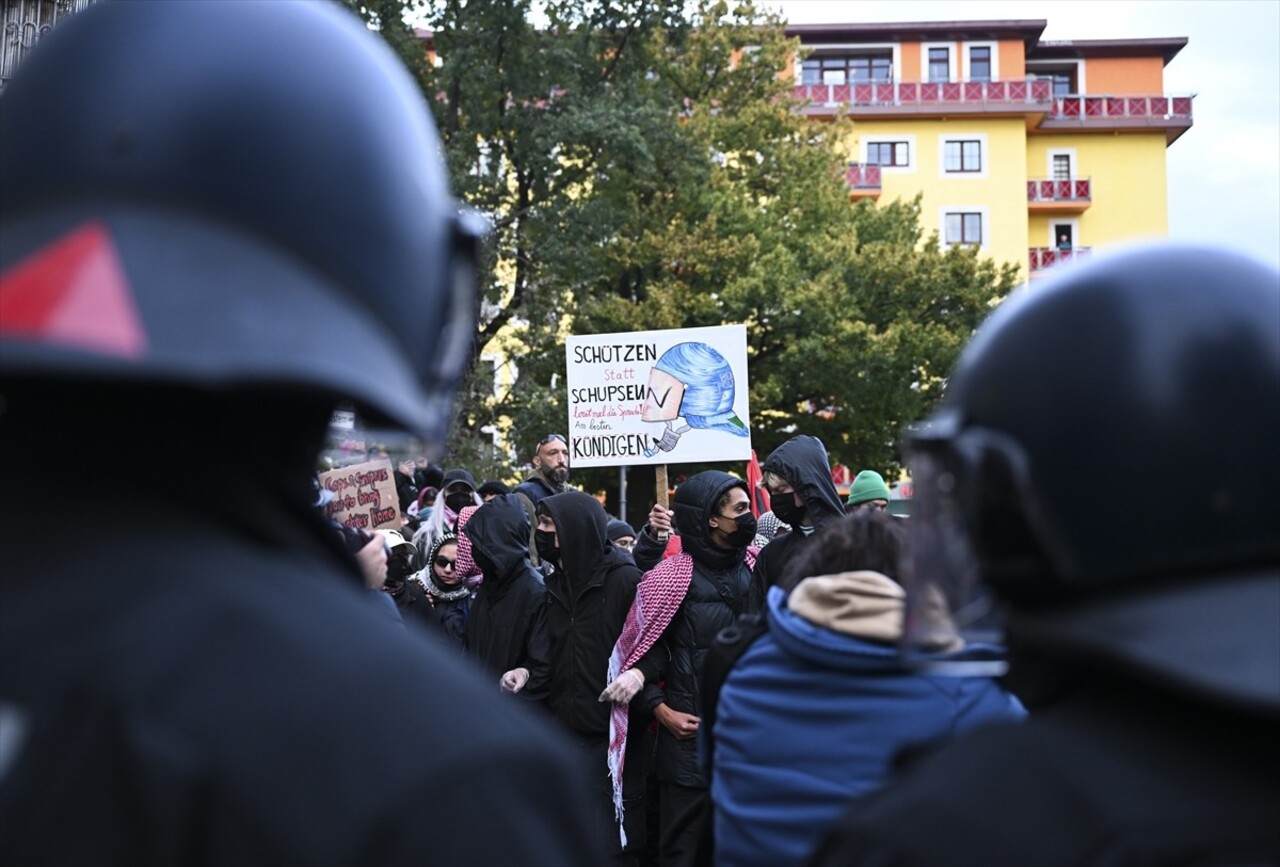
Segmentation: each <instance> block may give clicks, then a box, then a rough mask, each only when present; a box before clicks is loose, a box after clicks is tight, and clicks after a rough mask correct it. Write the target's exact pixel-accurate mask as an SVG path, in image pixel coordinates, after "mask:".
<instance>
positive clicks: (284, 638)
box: [0, 413, 599, 865]
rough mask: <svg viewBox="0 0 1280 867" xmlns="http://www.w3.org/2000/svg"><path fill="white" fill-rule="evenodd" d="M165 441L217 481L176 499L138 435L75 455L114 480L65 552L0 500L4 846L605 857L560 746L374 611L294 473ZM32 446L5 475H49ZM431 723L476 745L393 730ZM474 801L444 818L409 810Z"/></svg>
mask: <svg viewBox="0 0 1280 867" xmlns="http://www.w3.org/2000/svg"><path fill="white" fill-rule="evenodd" d="M217 415H218V414H217V413H215V416H217ZM184 424H186V423H185V422H184ZM77 429H79V428H77ZM192 429H194V427H193V428H192ZM229 429H235V430H240V428H236V427H234V426H233V427H231V428H229ZM178 432H179V426H177V425H175V426H174V431H173V434H174V439H173V440H172V442H181V443H182V446H181V447H182V448H183V449H192V450H194V453H195V454H199V455H201V459H202V461H203V465H202V466H203V469H204V470H205V471H207V472H209V473H210V474H211V475H210V478H217V479H219V482H220V483H222V482H225V483H226V485H227V487H226V489H225V490H221V492H220V494H219V496H218V497H216V498H210V497H208V492H207V490H204V489H201V488H200V487H199V486H189V487H192V491H190V492H188V491H176V490H175V486H174V485H173V484H172V478H171V477H168V472H169V471H168V469H167V468H168V467H169V466H171V460H170V459H169V457H168V456H167V455H166V457H165V459H164V460H163V461H154V462H151V463H154V466H148V463H149V462H148V460H147V458H146V455H145V454H144V452H145V451H146V450H148V449H150V448H151V447H152V446H153V445H154V443H153V442H152V441H151V440H145V442H144V443H143V444H141V445H139V447H138V448H137V452H138V453H137V454H130V453H129V452H128V450H127V448H123V447H121V443H119V442H112V443H110V444H109V446H110V449H109V450H110V453H111V454H112V455H113V460H112V461H107V462H100V463H99V465H98V466H97V467H95V468H93V469H92V470H91V471H90V472H89V473H88V476H87V477H82V476H81V475H79V474H80V473H81V470H79V469H77V471H76V472H77V480H79V479H81V478H84V480H85V481H86V483H87V484H89V485H91V487H92V489H94V490H109V491H111V492H112V493H111V508H109V509H105V510H101V514H98V515H96V516H95V518H94V520H93V521H89V522H84V523H83V524H82V525H81V526H79V527H78V528H77V530H76V534H75V540H74V544H68V543H67V537H66V534H65V528H63V527H61V526H60V525H58V524H57V523H56V522H43V523H42V522H39V521H36V522H30V521H29V520H28V518H29V515H28V511H29V509H28V506H27V504H26V503H24V502H23V501H22V500H21V499H20V498H17V497H3V498H0V526H3V527H7V528H10V530H11V529H12V528H14V527H17V526H22V527H23V529H22V531H21V532H18V533H14V532H3V533H0V562H2V563H3V564H4V565H3V568H0V702H3V704H4V707H5V711H6V720H5V723H6V728H7V727H8V724H9V723H11V722H21V723H22V729H23V732H24V737H23V738H22V739H21V742H20V748H18V749H16V750H15V751H14V752H12V753H9V754H8V755H11V756H12V757H13V759H14V761H13V763H12V764H11V765H9V767H8V768H7V770H6V772H5V774H4V775H3V777H2V778H0V863H4V864H29V863H53V864H58V863H60V864H80V865H92V864H107V863H113V864H146V863H163V864H197V863H199V864H228V863H236V864H250V863H257V864H263V863H266V864H400V863H455V864H514V863H521V862H526V863H527V862H529V861H534V860H539V861H541V862H542V863H547V864H562V863H570V862H571V861H572V862H573V863H578V864H595V863H599V859H598V857H597V854H596V853H594V852H592V851H591V850H590V849H589V848H588V843H587V841H588V839H589V837H588V832H587V822H586V817H587V816H588V815H589V810H590V803H591V802H590V800H589V799H588V796H587V788H586V785H585V782H580V781H579V779H578V778H577V776H576V772H575V769H576V768H579V767H581V766H580V765H578V764H577V757H576V756H575V755H574V753H573V750H572V749H571V748H570V747H569V745H568V741H567V739H566V738H564V737H563V735H562V733H561V732H559V731H558V730H555V728H554V727H553V726H551V725H549V724H548V723H547V721H545V720H543V719H541V718H540V716H539V715H537V714H532V713H529V712H527V711H526V710H525V709H524V708H522V707H517V706H515V705H513V704H512V703H511V702H504V701H502V700H501V697H500V696H499V695H498V691H497V689H496V688H495V686H494V684H493V682H492V680H491V679H490V678H489V677H487V676H485V677H483V678H482V677H481V676H480V675H479V671H478V669H475V668H474V667H473V666H472V665H471V664H470V663H469V662H468V661H466V660H460V659H457V658H454V657H451V656H450V654H449V653H448V652H447V651H446V650H444V649H443V648H441V647H439V644H438V642H433V641H431V640H429V639H428V638H426V637H424V636H422V635H419V634H416V633H414V632H412V631H408V630H405V629H396V628H389V627H388V624H387V621H386V618H385V616H384V614H383V613H382V612H381V611H380V610H378V608H377V606H378V604H379V601H380V600H379V599H378V598H377V595H376V594H373V593H371V592H370V591H368V590H364V589H362V588H361V587H360V586H359V576H358V567H357V566H356V563H355V561H354V560H352V559H351V558H350V556H349V555H347V554H346V553H345V552H344V551H343V550H342V548H341V546H340V544H339V543H338V542H337V541H336V539H335V538H334V534H333V533H332V532H331V531H330V530H329V528H328V527H327V526H326V524H325V522H324V521H323V519H321V518H320V516H319V515H318V514H312V511H313V510H311V509H310V507H309V502H308V501H309V498H310V494H309V492H307V491H306V484H307V481H306V480H307V472H308V471H309V468H308V469H299V471H298V473H297V479H296V484H295V483H294V481H293V480H290V481H289V482H288V483H286V482H283V481H280V480H279V479H277V478H276V477H275V476H272V477H271V478H270V479H268V478H267V476H268V475H269V474H270V473H271V472H272V468H271V467H269V466H262V467H260V466H257V465H256V464H255V465H254V466H252V467H249V468H245V467H241V466H240V464H242V463H245V462H244V461H243V455H241V454H238V453H237V454H235V455H234V456H228V457H227V458H226V459H225V460H219V459H217V456H216V454H215V453H216V452H217V449H216V448H215V446H214V445H213V443H212V442H211V441H210V442H204V441H193V440H192V438H191V437H190V436H186V437H183V438H181V439H179V438H178ZM12 434H13V430H12V428H10V429H9V430H8V431H7V432H6V436H7V437H8V436H11V435H12ZM119 439H121V440H123V439H124V437H120V438H119ZM161 441H164V442H169V441H170V440H169V439H168V437H167V435H166V436H165V437H162V438H161ZM7 442H8V443H9V444H12V443H13V440H8V441H7ZM33 445H34V444H33V443H25V442H24V443H22V444H21V448H19V449H18V452H19V453H20V456H19V457H18V458H16V459H15V457H14V453H13V452H8V453H7V454H6V455H5V456H3V457H0V462H2V463H0V466H2V467H3V475H4V477H5V478H6V480H7V481H6V484H8V483H12V484H14V485H16V486H17V487H16V489H17V490H27V489H28V488H29V487H30V488H32V489H43V487H44V486H45V485H46V484H60V483H61V481H60V471H59V470H58V468H57V463H56V461H55V460H54V458H55V453H54V452H53V450H52V448H51V449H50V454H47V455H45V454H40V453H39V451H38V449H37V450H33ZM125 445H127V444H125ZM69 446H70V442H69V441H68V443H66V444H64V446H63V447H69ZM175 448H176V446H175ZM248 451H249V453H250V454H255V453H257V454H261V455H264V456H265V455H267V454H270V457H271V461H273V462H274V461H278V460H279V461H282V460H283V458H282V457H281V456H282V455H285V456H287V455H288V454H289V447H288V444H286V445H280V443H279V441H278V439H277V441H276V448H274V449H268V448H266V447H263V448H261V449H256V450H255V449H249V450H248ZM296 454H299V455H306V454H308V452H306V451H305V449H303V448H301V447H298V448H297V450H296ZM33 458H34V459H33ZM114 458H118V459H119V460H120V461H121V462H120V463H116V461H115V460H114ZM263 463H266V459H265V457H264V460H263ZM26 464H30V466H29V467H28V466H24V465H26ZM124 467H127V468H129V471H130V474H129V479H128V483H127V484H122V483H121V479H122V472H123V469H122V468H124ZM255 470H260V472H255ZM276 473H277V475H278V474H279V471H278V469H277V470H276ZM176 487H181V486H176ZM286 488H288V489H289V490H292V489H293V488H296V489H297V494H296V497H293V498H289V495H288V492H287V491H285V490H284V489H286ZM210 500H217V502H210ZM442 719H447V720H448V721H449V725H450V726H452V727H453V728H454V729H455V730H456V731H458V732H465V737H466V742H467V749H466V751H465V755H463V754H461V753H459V752H458V751H457V750H434V749H424V748H420V747H419V746H416V745H414V746H408V747H407V745H406V740H405V734H406V732H413V733H417V732H424V731H432V730H436V729H438V728H439V726H440V725H441V720H442ZM583 777H584V780H585V770H584V771H583ZM549 792H554V793H555V794H554V797H548V793H549ZM481 802H483V803H484V804H485V805H486V809H485V810H484V811H483V815H479V814H476V813H475V812H474V811H466V810H463V811H458V812H457V813H456V815H455V816H454V817H453V819H452V820H451V824H450V833H447V834H442V833H441V832H440V828H439V826H438V824H435V823H432V822H429V821H423V820H422V817H424V816H430V815H433V814H434V813H435V812H436V811H438V810H439V809H440V805H441V804H445V803H466V804H475V803H481Z"/></svg>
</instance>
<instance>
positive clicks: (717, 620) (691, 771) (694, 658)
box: [641, 560, 754, 788]
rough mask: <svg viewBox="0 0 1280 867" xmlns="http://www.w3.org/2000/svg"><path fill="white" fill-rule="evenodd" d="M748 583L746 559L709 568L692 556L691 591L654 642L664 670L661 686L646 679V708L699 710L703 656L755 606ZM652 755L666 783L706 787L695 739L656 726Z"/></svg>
mask: <svg viewBox="0 0 1280 867" xmlns="http://www.w3.org/2000/svg"><path fill="white" fill-rule="evenodd" d="M750 584H751V571H750V570H749V569H748V568H747V565H746V563H745V562H740V563H737V564H736V565H734V566H732V567H730V568H727V569H716V570H712V569H707V568H705V567H704V566H703V565H702V564H701V563H699V562H697V561H696V560H695V561H694V564H693V581H692V582H690V584H689V592H688V593H686V594H685V598H684V602H683V603H682V604H681V606H680V610H679V611H678V612H676V615H675V617H674V618H672V620H671V625H670V626H668V627H667V631H666V633H665V634H664V635H663V639H662V641H661V642H659V644H658V645H657V648H656V650H657V656H658V657H659V658H661V657H664V656H665V657H666V660H665V665H664V666H663V671H662V677H663V680H664V683H663V685H662V686H659V685H658V684H657V683H656V682H654V681H652V680H648V679H646V686H645V690H644V694H643V698H642V699H641V700H642V701H643V702H644V706H645V707H646V708H648V709H649V711H650V712H652V711H653V709H654V708H656V707H657V706H658V705H659V704H663V703H665V704H666V705H667V707H669V708H671V709H672V710H678V711H680V712H682V713H689V714H693V715H694V716H699V717H700V716H702V696H701V688H700V682H701V679H702V666H703V661H704V660H705V658H706V655H707V651H708V650H709V649H710V648H711V646H712V644H714V642H715V637H716V634H717V633H719V632H720V630H721V629H724V628H725V627H726V626H731V625H732V624H733V622H734V620H736V619H737V616H738V613H739V612H742V613H748V612H750V611H752V610H754V609H752V608H750V606H749V604H748V591H749V588H750ZM726 596H728V597H730V598H733V599H735V600H736V602H735V606H736V607H735V606H730V605H729V604H728V603H726V601H725V598H726ZM651 655H653V652H651ZM654 760H655V762H656V763H657V764H656V766H655V770H656V772H657V774H658V779H659V780H661V781H662V782H664V783H676V784H678V785H681V786H698V787H704V788H705V787H706V785H707V781H706V779H705V778H704V777H703V775H702V772H701V770H700V769H699V766H698V744H697V741H696V740H695V739H689V740H677V739H676V738H675V736H673V735H672V734H671V732H669V731H667V729H666V727H664V726H658V743H657V748H656V753H655V759H654Z"/></svg>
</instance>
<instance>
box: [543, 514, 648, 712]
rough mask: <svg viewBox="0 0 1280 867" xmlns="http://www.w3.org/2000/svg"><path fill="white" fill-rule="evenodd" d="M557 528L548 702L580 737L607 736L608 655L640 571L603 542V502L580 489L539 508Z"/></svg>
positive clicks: (549, 591)
mask: <svg viewBox="0 0 1280 867" xmlns="http://www.w3.org/2000/svg"><path fill="white" fill-rule="evenodd" d="M538 508H539V509H546V511H547V513H548V514H549V515H550V516H551V518H552V520H554V521H555V522H556V535H557V537H558V540H559V543H560V566H559V568H557V569H556V570H555V571H554V572H553V573H552V574H551V575H550V576H548V577H547V631H548V633H549V636H550V642H551V688H550V695H549V697H548V701H549V703H550V707H551V711H552V713H554V714H555V715H556V717H557V718H558V719H559V720H560V721H561V722H562V723H564V724H565V725H566V726H568V727H569V728H570V729H571V730H572V731H574V732H575V733H577V734H578V735H585V736H590V737H597V736H598V737H604V736H607V735H608V733H609V709H610V705H609V703H608V702H601V701H599V700H598V699H599V696H600V692H601V690H603V689H604V688H605V687H606V686H608V684H609V678H608V670H609V653H610V652H611V651H612V650H613V645H614V644H615V643H616V642H617V640H618V635H619V634H620V633H621V632H622V624H623V621H624V620H625V619H626V616H627V612H628V611H629V610H630V609H631V602H632V600H633V599H635V595H636V585H637V584H638V583H639V582H640V570H639V569H638V568H636V565H635V563H634V562H633V561H632V560H631V556H630V555H629V554H628V553H627V552H626V551H623V550H621V549H620V548H618V547H616V546H615V545H613V544H612V543H610V542H609V540H608V538H607V537H606V528H607V526H608V520H609V519H608V516H607V515H606V514H605V511H604V508H603V507H602V506H601V505H600V501H599V500H597V499H596V498H595V497H592V496H591V495H589V494H584V493H582V492H581V491H567V492H565V493H563V494H555V495H553V496H550V497H547V498H546V499H544V500H543V501H542V502H540V503H539V504H538Z"/></svg>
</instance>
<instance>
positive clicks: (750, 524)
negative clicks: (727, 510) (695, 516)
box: [716, 512, 756, 548]
mask: <svg viewBox="0 0 1280 867" xmlns="http://www.w3.org/2000/svg"><path fill="white" fill-rule="evenodd" d="M716 517H718V518H728V517H729V516H728V515H717V516H716ZM732 520H733V521H734V523H735V524H736V525H737V526H736V527H734V529H733V532H731V533H728V534H726V535H727V536H728V537H729V544H730V546H732V547H734V548H745V547H747V546H748V545H750V544H751V540H752V539H754V538H755V537H756V516H755V515H753V514H751V513H750V512H744V513H743V514H741V515H738V516H737V517H736V518H733V519H732Z"/></svg>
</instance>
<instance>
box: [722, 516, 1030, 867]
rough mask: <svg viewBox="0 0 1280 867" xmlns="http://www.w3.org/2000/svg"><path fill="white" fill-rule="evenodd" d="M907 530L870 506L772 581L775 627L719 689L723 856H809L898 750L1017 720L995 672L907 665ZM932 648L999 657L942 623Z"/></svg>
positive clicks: (830, 530)
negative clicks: (902, 570) (902, 577)
mask: <svg viewBox="0 0 1280 867" xmlns="http://www.w3.org/2000/svg"><path fill="white" fill-rule="evenodd" d="M904 533H905V529H904V528H903V526H902V522H901V521H897V520H895V519H893V518H892V517H890V516H888V515H886V514H885V513H883V512H879V511H874V510H871V511H861V512H857V513H855V514H852V515H849V516H847V517H845V518H842V519H840V520H839V521H838V522H835V523H834V524H830V525H828V526H827V527H826V528H824V529H823V530H821V531H819V533H818V534H817V536H815V538H814V539H813V544H810V545H807V546H806V547H805V548H804V549H803V551H802V552H801V554H800V556H799V557H798V558H797V559H796V561H794V563H793V564H792V566H791V568H789V569H788V571H787V572H786V573H785V574H784V576H783V579H782V581H781V582H780V583H779V585H778V586H775V587H771V588H770V589H769V595H768V600H767V609H766V619H767V631H765V632H764V633H763V634H761V635H760V636H759V637H758V638H757V639H756V640H755V641H753V642H752V643H751V644H750V645H749V646H748V647H747V648H746V650H745V651H744V652H743V653H742V655H741V656H740V657H739V658H738V659H737V661H736V663H735V664H734V665H733V668H732V669H731V670H730V671H729V673H728V676H727V677H726V678H725V680H724V683H723V686H722V687H721V691H720V697H719V702H718V704H717V712H716V718H715V723H714V730H713V733H712V739H711V746H710V749H711V750H713V753H712V778H711V798H712V802H713V805H714V807H713V809H714V828H715V832H714V840H715V863H716V864H717V865H735V867H738V865H768V867H781V865H788V864H800V863H802V862H803V861H804V859H805V858H807V857H808V856H809V854H810V853H811V852H812V850H813V849H814V847H815V846H816V844H817V843H818V841H819V840H821V839H822V837H823V835H824V833H825V832H826V830H827V829H828V828H829V827H830V826H831V825H832V824H834V823H835V821H836V820H837V819H838V818H839V817H840V815H841V814H842V813H843V812H844V811H845V809H846V808H847V807H848V805H849V802H850V800H851V799H855V798H858V797H860V796H862V795H865V794H867V793H869V792H872V791H874V790H875V789H877V788H879V787H880V786H881V785H882V784H884V783H885V782H887V780H888V777H889V775H890V772H891V770H892V768H893V765H894V760H895V757H897V756H899V754H901V753H902V752H903V751H904V750H911V749H913V748H919V747H923V746H926V745H931V744H934V743H936V742H938V741H940V740H942V739H944V738H947V737H949V736H951V735H953V734H955V733H957V732H960V731H964V730H967V729H970V728H974V727H976V726H980V725H985V724H990V723H997V722H1013V721H1018V720H1021V719H1022V718H1023V717H1024V716H1025V711H1024V710H1023V708H1022V705H1021V704H1020V703H1019V702H1018V700H1017V699H1016V698H1015V697H1013V696H1012V695H1010V694H1009V693H1007V692H1005V691H1004V690H1003V689H1002V688H1001V687H1000V686H999V685H998V684H997V683H996V682H995V681H994V680H993V679H991V678H990V677H957V676H951V675H941V674H926V673H922V672H921V671H919V670H913V669H909V668H907V667H906V666H905V665H904V663H903V656H902V653H901V651H900V646H899V641H900V639H901V637H902V630H903V612H904V608H905V604H906V593H905V591H904V590H903V588H902V586H901V585H900V584H899V583H898V581H897V576H898V573H899V563H900V562H901V560H902V555H903V549H904V547H905V543H904ZM933 642H934V644H933V646H932V647H930V648H929V650H930V651H931V652H933V653H935V654H937V655H938V656H939V657H940V658H944V659H956V658H957V657H964V656H966V655H968V656H975V657H979V656H980V657H983V658H987V657H990V656H991V655H992V654H993V652H995V651H996V650H997V649H996V648H992V647H990V646H985V647H978V646H969V647H965V646H964V642H963V640H962V639H961V638H960V636H959V635H958V634H957V633H956V632H955V630H954V629H953V628H947V624H946V623H945V622H943V623H941V624H940V628H937V629H935V630H934V633H933Z"/></svg>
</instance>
